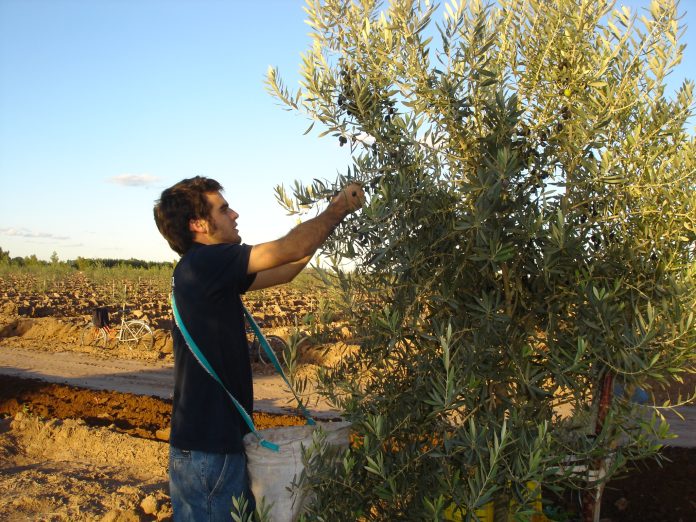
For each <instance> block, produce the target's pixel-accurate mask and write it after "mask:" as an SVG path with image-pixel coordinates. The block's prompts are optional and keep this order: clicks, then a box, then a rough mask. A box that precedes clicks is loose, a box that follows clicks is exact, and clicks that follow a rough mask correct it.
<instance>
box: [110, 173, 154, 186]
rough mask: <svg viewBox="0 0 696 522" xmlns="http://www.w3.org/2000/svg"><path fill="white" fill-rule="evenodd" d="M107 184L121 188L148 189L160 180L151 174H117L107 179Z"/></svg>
mask: <svg viewBox="0 0 696 522" xmlns="http://www.w3.org/2000/svg"><path fill="white" fill-rule="evenodd" d="M107 181H108V182H109V183H114V184H115V185H121V186H123V187H149V186H150V185H153V184H155V183H157V182H159V181H160V178H158V177H157V176H153V175H151V174H119V175H118V176H113V177H111V178H109V179H107Z"/></svg>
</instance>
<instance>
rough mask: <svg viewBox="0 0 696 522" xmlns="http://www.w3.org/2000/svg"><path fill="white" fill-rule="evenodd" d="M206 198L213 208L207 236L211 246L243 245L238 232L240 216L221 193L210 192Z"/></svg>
mask: <svg viewBox="0 0 696 522" xmlns="http://www.w3.org/2000/svg"><path fill="white" fill-rule="evenodd" d="M205 197H206V198H207V200H208V202H209V203H210V206H211V210H210V219H209V220H208V222H207V224H208V232H207V234H206V235H207V238H208V239H209V241H210V242H209V244H217V243H235V244H236V243H241V242H242V238H241V237H240V236H239V231H238V230H237V218H238V217H239V214H237V213H236V212H235V211H234V210H232V209H231V208H230V206H229V205H228V204H227V201H225V198H223V197H222V195H221V194H220V193H219V192H208V193H206V195H205Z"/></svg>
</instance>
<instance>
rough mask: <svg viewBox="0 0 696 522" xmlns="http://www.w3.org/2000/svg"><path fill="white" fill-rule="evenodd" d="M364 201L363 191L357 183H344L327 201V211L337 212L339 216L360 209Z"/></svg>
mask: <svg viewBox="0 0 696 522" xmlns="http://www.w3.org/2000/svg"><path fill="white" fill-rule="evenodd" d="M364 203H365V193H364V192H363V189H362V186H360V185H359V184H358V183H351V184H350V185H346V186H345V187H344V188H343V189H342V190H341V191H340V192H339V193H338V194H336V195H335V196H334V198H333V199H332V200H331V203H329V208H328V209H327V210H328V211H329V212H332V213H333V212H335V213H336V214H339V215H340V216H341V218H344V217H346V216H347V215H348V214H350V213H352V212H355V211H356V210H358V209H360V208H361V207H362V206H363V204H364Z"/></svg>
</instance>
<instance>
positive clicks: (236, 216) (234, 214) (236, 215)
mask: <svg viewBox="0 0 696 522" xmlns="http://www.w3.org/2000/svg"><path fill="white" fill-rule="evenodd" d="M229 213H230V216H231V217H232V219H237V218H238V217H239V214H237V213H236V212H235V211H234V210H232V209H230V210H229Z"/></svg>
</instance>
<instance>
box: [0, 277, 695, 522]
mask: <svg viewBox="0 0 696 522" xmlns="http://www.w3.org/2000/svg"><path fill="white" fill-rule="evenodd" d="M0 283H1V282H0ZM0 286H2V285H0ZM10 298H12V299H10ZM56 301H59V298H58V297H56ZM15 302H16V299H15V298H13V296H11V295H9V294H5V295H4V296H3V295H2V293H1V292H0V350H13V349H15V350H16V349H25V348H27V347H35V346H40V347H41V350H44V351H46V352H49V353H51V354H55V356H56V357H58V356H59V354H60V353H65V352H76V353H77V352H79V353H83V354H85V355H86V356H89V357H93V358H100V359H104V358H107V359H109V360H112V361H142V362H161V363H170V362H171V360H172V355H171V338H170V336H169V334H168V333H167V330H166V326H167V324H166V319H160V322H161V323H162V328H157V329H156V341H155V349H154V350H152V351H147V352H135V351H130V350H128V349H127V348H120V347H115V348H113V349H110V350H106V351H105V350H103V349H95V348H90V347H83V346H81V345H80V343H79V332H80V330H81V328H82V327H83V326H84V324H85V319H86V318H85V317H84V316H83V315H73V316H51V314H50V313H49V312H51V313H53V310H54V308H55V306H54V305H52V304H51V307H49V306H48V305H45V306H44V305H42V306H43V308H42V307H41V306H39V304H40V303H39V304H36V303H34V302H33V301H27V302H28V303H29V304H26V303H24V304H23V305H21V306H17V305H16V304H15ZM270 302H273V301H270ZM37 303H38V301H37ZM296 303H297V306H298V307H301V306H306V305H305V304H303V303H304V302H303V301H300V300H299V299H297V300H296ZM22 306H24V308H22ZM20 308H22V309H20ZM143 308H145V307H143ZM159 308H161V307H159V305H157V307H154V306H153V309H159ZM258 313H259V314H260V315H262V316H263V317H265V318H267V321H268V323H269V324H268V325H267V326H266V331H268V332H269V333H278V334H280V335H286V334H287V326H288V324H289V323H290V322H291V321H292V320H293V318H292V317H290V316H288V317H285V316H283V315H282V314H281V313H279V312H278V311H277V310H275V309H273V310H270V309H269V310H268V311H267V312H263V310H260V311H259V312H258ZM303 355H304V363H305V364H306V365H307V366H308V367H309V366H311V365H312V364H315V363H318V362H320V359H321V357H320V356H319V355H318V354H313V353H311V352H308V353H305V354H303ZM254 370H255V373H256V374H257V377H263V376H264V375H268V373H269V372H270V371H272V370H270V369H268V368H264V367H262V366H259V365H258V364H256V365H255V366H254ZM691 388H693V386H692V387H691ZM170 409H171V403H170V402H169V400H167V398H160V397H155V396H150V395H147V394H142V393H139V394H135V393H122V392H115V391H112V390H110V389H109V390H106V391H97V390H94V389H85V388H77V387H73V386H68V385H64V384H51V383H47V382H43V381H39V380H32V379H22V378H17V377H12V376H9V375H7V372H3V371H2V368H0V491H1V493H0V520H3V521H5V520H7V521H11V522H13V521H24V520H36V521H74V520H86V521H116V522H118V521H151V520H170V519H171V507H170V503H169V497H168V485H167V442H166V441H167V440H168V434H169V433H168V430H169V417H170ZM254 417H255V419H254V420H255V422H256V424H257V427H259V428H261V429H262V428H265V427H271V426H276V425H292V424H301V423H303V422H304V421H303V420H302V419H301V418H299V417H296V416H289V415H282V416H278V415H268V414H260V413H258V412H256V413H255V416H254ZM663 455H664V456H665V457H666V458H667V459H668V460H667V461H665V462H663V463H662V465H661V466H659V465H657V464H656V463H655V462H653V461H650V462H643V463H641V464H640V465H638V466H636V467H634V468H633V469H630V470H627V472H626V473H625V474H624V476H623V477H621V478H617V479H614V480H612V481H611V482H610V483H609V484H608V485H607V487H606V490H605V493H604V497H603V502H602V520H604V521H605V522H611V521H613V522H623V521H644V522H653V521H660V522H662V521H670V522H672V521H673V522H678V521H682V522H687V521H696V449H694V448H679V447H667V448H666V449H665V450H664V452H663ZM568 520H572V519H571V518H569V519H568Z"/></svg>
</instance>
